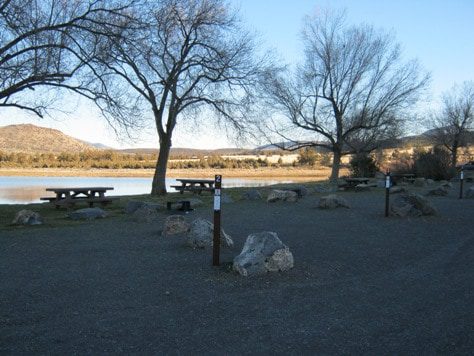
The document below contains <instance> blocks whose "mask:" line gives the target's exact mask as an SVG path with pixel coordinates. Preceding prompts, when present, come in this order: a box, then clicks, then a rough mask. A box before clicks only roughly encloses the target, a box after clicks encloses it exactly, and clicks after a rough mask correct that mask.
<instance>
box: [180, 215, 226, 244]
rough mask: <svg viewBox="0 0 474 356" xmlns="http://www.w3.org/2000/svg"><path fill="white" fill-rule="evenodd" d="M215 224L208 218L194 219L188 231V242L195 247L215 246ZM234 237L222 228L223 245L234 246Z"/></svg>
mask: <svg viewBox="0 0 474 356" xmlns="http://www.w3.org/2000/svg"><path fill="white" fill-rule="evenodd" d="M213 238H214V224H213V223H211V222H210V221H208V220H206V219H201V218H199V219H196V220H194V221H193V222H192V223H191V225H190V227H189V230H188V232H187V241H186V244H187V245H188V246H190V247H193V248H205V247H212V246H213ZM233 246H234V241H232V238H231V237H230V236H229V235H227V234H226V233H225V231H224V230H223V229H221V247H233Z"/></svg>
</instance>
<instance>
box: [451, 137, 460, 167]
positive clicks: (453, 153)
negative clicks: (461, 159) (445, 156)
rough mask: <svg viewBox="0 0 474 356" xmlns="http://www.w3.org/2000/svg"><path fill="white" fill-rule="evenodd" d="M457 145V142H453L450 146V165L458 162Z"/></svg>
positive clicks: (452, 165)
mask: <svg viewBox="0 0 474 356" xmlns="http://www.w3.org/2000/svg"><path fill="white" fill-rule="evenodd" d="M458 146H459V144H458V143H457V142H454V143H453V146H452V147H451V167H456V164H457V163H458Z"/></svg>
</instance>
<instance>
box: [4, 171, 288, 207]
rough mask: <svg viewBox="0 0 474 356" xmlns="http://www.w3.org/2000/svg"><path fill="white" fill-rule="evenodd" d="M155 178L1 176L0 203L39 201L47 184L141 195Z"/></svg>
mask: <svg viewBox="0 0 474 356" xmlns="http://www.w3.org/2000/svg"><path fill="white" fill-rule="evenodd" d="M151 182H152V178H130V177H119V178H117V177H0V204H28V203H39V202H41V201H40V200H39V198H40V197H42V196H51V195H52V193H50V192H46V191H45V189H46V188H61V187H114V190H113V191H110V192H107V195H138V194H148V193H150V191H151ZM222 183H223V187H224V188H232V187H261V186H266V185H271V184H277V183H293V181H292V180H291V179H286V180H276V179H247V178H227V179H223V182H222ZM174 184H177V182H176V180H175V179H172V178H167V179H166V186H167V190H168V191H169V192H173V191H174V189H171V188H170V185H174Z"/></svg>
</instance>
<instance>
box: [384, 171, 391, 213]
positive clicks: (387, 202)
mask: <svg viewBox="0 0 474 356" xmlns="http://www.w3.org/2000/svg"><path fill="white" fill-rule="evenodd" d="M390 185H391V182H390V171H387V173H386V175H385V217H388V215H389V205H390Z"/></svg>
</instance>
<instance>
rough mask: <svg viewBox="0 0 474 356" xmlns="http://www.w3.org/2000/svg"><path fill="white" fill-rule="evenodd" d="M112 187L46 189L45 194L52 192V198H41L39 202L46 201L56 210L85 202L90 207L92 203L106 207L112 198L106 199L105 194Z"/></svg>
mask: <svg viewBox="0 0 474 356" xmlns="http://www.w3.org/2000/svg"><path fill="white" fill-rule="evenodd" d="M113 189H114V188H112V187H75V188H46V191H47V192H54V193H55V194H56V196H54V197H41V198H40V200H47V201H49V202H50V203H51V204H54V205H55V206H56V208H59V207H60V206H65V207H67V208H70V207H72V206H74V205H75V204H76V203H78V202H86V203H88V204H89V206H90V207H92V206H93V205H94V203H100V204H101V205H106V204H108V203H111V202H112V201H113V200H114V199H117V198H115V197H114V198H112V197H106V196H105V192H106V191H108V190H113Z"/></svg>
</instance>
